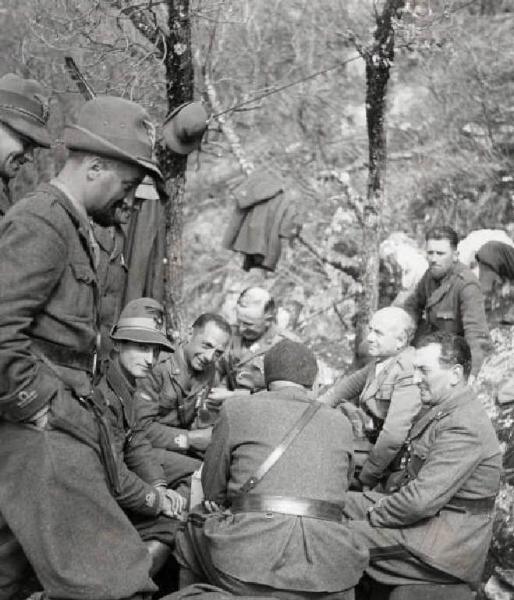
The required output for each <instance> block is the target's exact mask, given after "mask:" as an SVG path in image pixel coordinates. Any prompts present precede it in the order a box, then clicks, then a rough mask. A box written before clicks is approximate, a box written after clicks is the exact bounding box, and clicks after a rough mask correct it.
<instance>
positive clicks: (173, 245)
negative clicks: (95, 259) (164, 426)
mask: <svg viewBox="0 0 514 600" xmlns="http://www.w3.org/2000/svg"><path fill="white" fill-rule="evenodd" d="M168 29H169V35H168V39H167V40H166V54H165V57H164V65H165V69H166V97H167V100H168V110H172V109H173V108H176V107H177V106H179V105H180V104H182V103H184V102H188V101H191V100H192V99H193V84H194V68H193V61H192V54H191V21H190V14H189V0H168ZM159 162H160V165H161V168H162V171H163V175H164V179H165V180H166V190H167V192H168V194H169V200H168V201H167V202H166V205H165V220H166V261H167V262H166V265H165V269H164V302H165V305H166V308H167V310H168V313H169V317H170V325H171V327H172V328H173V329H175V330H177V331H178V332H179V333H183V330H184V299H183V297H182V294H183V285H184V273H183V271H184V264H183V249H182V231H183V228H184V214H183V213H184V188H185V182H186V167H187V156H178V155H176V154H174V153H172V152H171V151H169V150H168V149H167V148H166V147H165V146H164V145H161V146H160V147H159Z"/></svg>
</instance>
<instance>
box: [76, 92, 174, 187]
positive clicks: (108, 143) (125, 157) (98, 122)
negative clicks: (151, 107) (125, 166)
mask: <svg viewBox="0 0 514 600" xmlns="http://www.w3.org/2000/svg"><path fill="white" fill-rule="evenodd" d="M64 145H65V146H66V147H67V148H69V149H70V150H81V151H83V152H91V153H92V154H98V155H100V156H106V157H108V158H114V159H116V160H121V161H125V162H128V163H132V164H136V165H139V166H140V167H143V169H145V171H147V172H148V173H149V174H150V175H152V176H153V177H157V178H158V179H162V174H161V171H160V170H159V167H158V166H157V164H156V163H155V162H154V159H153V156H154V149H155V126H154V124H153V123H152V121H151V120H150V117H149V115H148V113H147V112H146V110H145V109H144V108H143V107H142V106H140V105H139V104H136V103H135V102H131V101H130V100H125V99H124V98H117V97H115V96H96V97H95V98H93V99H92V100H88V101H87V102H86V103H85V104H83V105H82V107H81V109H80V111H79V114H78V117H77V122H76V123H74V124H72V125H68V126H67V127H66V128H65V130H64Z"/></svg>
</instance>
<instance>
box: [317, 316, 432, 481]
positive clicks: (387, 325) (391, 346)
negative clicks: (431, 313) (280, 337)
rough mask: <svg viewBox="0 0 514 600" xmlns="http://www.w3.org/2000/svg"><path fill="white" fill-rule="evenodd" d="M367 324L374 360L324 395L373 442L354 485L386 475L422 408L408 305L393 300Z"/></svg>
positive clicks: (358, 433) (358, 435) (357, 431)
mask: <svg viewBox="0 0 514 600" xmlns="http://www.w3.org/2000/svg"><path fill="white" fill-rule="evenodd" d="M368 329H369V333H368V336H367V340H366V341H367V345H368V354H369V355H370V356H372V357H373V359H374V360H372V361H371V362H370V363H368V364H367V365H366V366H365V367H363V368H362V369H360V370H359V371H357V372H356V373H354V374H352V375H348V376H346V377H343V378H341V379H340V380H338V381H337V382H336V383H335V384H334V386H333V387H332V388H330V389H329V390H328V391H327V392H325V394H324V395H323V396H321V398H320V402H323V403H325V404H330V405H331V406H333V407H336V406H340V407H341V409H342V410H343V412H345V414H347V416H348V417H349V418H350V420H351V421H352V424H353V425H354V434H355V435H356V438H357V439H358V438H361V439H362V438H364V439H366V438H367V439H368V440H369V441H370V442H371V444H373V446H372V447H371V448H370V447H369V445H368V444H365V445H364V447H366V446H367V449H368V450H369V453H367V452H363V455H364V457H365V458H364V461H363V464H362V470H361V471H360V473H358V475H357V479H356V480H355V481H354V483H353V486H352V487H357V488H360V487H362V486H365V487H367V488H372V487H374V486H375V485H377V484H378V483H379V482H380V481H381V480H383V479H384V478H385V477H387V475H388V473H389V471H390V470H391V469H392V466H391V463H392V462H393V460H394V458H395V457H396V455H397V454H398V452H399V451H400V449H401V448H402V446H403V443H404V442H405V438H406V437H407V434H408V432H409V429H410V428H411V425H412V422H413V420H414V418H415V417H416V415H417V414H418V413H419V411H420V409H421V400H420V395H419V389H418V387H417V386H416V385H415V384H414V383H413V380H412V375H413V365H412V360H413V358H414V348H412V347H411V346H409V340H410V338H411V336H412V333H413V331H414V323H413V321H412V319H411V318H410V316H409V315H408V314H407V313H406V312H405V311H404V310H403V309H401V308H397V307H394V306H390V307H387V308H382V309H381V310H379V311H377V312H376V313H375V314H374V315H373V317H372V319H371V321H370V323H369V328H368ZM352 400H355V405H356V406H357V409H355V408H354V406H355V405H354V404H352V403H351V401H352ZM356 443H357V440H356ZM359 445H361V444H359ZM362 450H364V448H362ZM359 456H362V454H360V455H359ZM360 462H361V463H362V460H361V461H360Z"/></svg>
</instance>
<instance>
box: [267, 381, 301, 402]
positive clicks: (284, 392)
mask: <svg viewBox="0 0 514 600" xmlns="http://www.w3.org/2000/svg"><path fill="white" fill-rule="evenodd" d="M260 393H262V394H279V395H280V396H281V397H282V398H287V399H288V400H296V401H298V402H309V403H310V402H313V400H312V398H310V397H309V395H308V392H307V390H306V389H305V388H299V387H296V386H294V385H292V386H291V387H283V388H280V389H279V390H269V391H264V392H260Z"/></svg>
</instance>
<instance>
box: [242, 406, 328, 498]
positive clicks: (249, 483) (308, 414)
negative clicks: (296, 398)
mask: <svg viewBox="0 0 514 600" xmlns="http://www.w3.org/2000/svg"><path fill="white" fill-rule="evenodd" d="M321 406H322V405H321V404H320V403H319V402H313V403H312V404H309V406H308V408H307V410H305V411H304V412H303V413H302V414H301V416H300V418H299V419H298V421H296V423H295V424H294V425H293V427H292V428H291V429H290V430H289V431H288V432H287V434H286V436H285V437H284V438H283V439H282V441H281V442H280V444H279V445H278V446H276V447H275V448H273V450H272V451H271V454H269V455H268V457H267V458H266V460H265V461H264V462H263V463H262V464H261V465H260V466H259V468H258V469H257V470H256V471H255V472H254V473H253V475H251V476H250V477H249V478H248V479H247V480H246V481H245V482H244V483H243V485H242V486H241V488H240V489H239V492H238V495H244V494H247V493H248V492H249V491H250V490H252V489H253V488H254V487H255V486H256V485H257V484H258V483H259V481H260V480H261V479H262V478H263V477H264V475H266V473H267V472H268V471H269V470H270V469H271V467H272V466H273V465H274V464H275V463H276V462H277V461H278V460H279V459H280V458H281V456H282V455H283V454H284V452H285V451H286V450H287V449H288V448H289V446H290V445H291V443H292V442H293V441H294V439H295V438H296V437H297V436H298V434H299V433H300V432H301V431H302V430H303V429H304V428H305V426H306V425H307V423H309V421H310V420H311V419H312V417H313V416H314V415H315V414H316V413H317V412H318V410H319V409H320V408H321Z"/></svg>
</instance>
